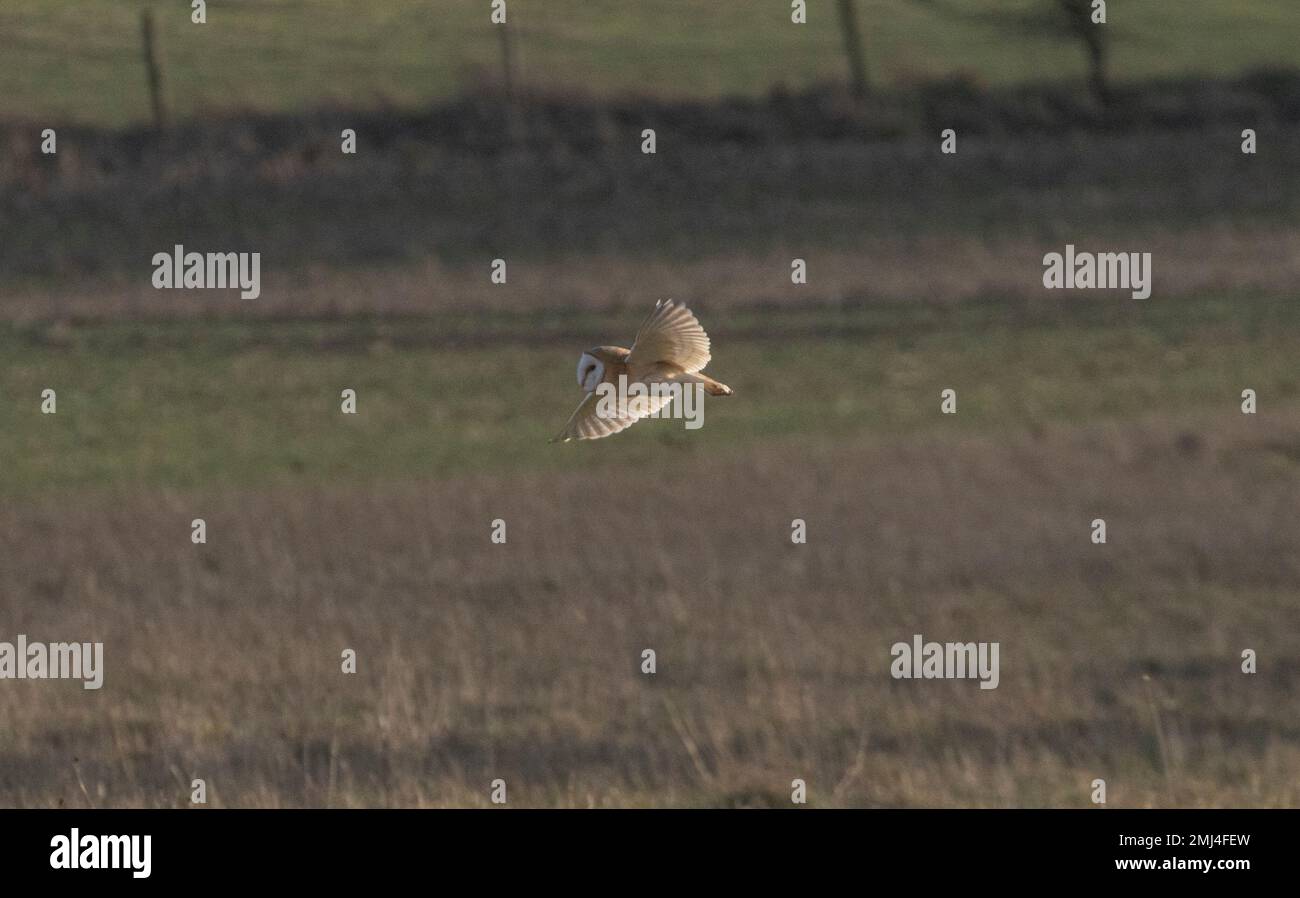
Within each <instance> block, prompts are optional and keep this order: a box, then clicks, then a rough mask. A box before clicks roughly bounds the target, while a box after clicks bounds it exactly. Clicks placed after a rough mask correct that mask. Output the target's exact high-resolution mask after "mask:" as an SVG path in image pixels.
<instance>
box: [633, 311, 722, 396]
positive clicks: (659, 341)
mask: <svg viewBox="0 0 1300 898" xmlns="http://www.w3.org/2000/svg"><path fill="white" fill-rule="evenodd" d="M710 358H711V356H710V355H709V335H708V334H706V333H705V332H704V328H703V327H701V326H700V322H699V321H698V320H696V318H695V316H694V315H692V314H691V310H690V309H688V308H686V306H684V305H682V304H681V303H679V302H674V301H673V300H671V299H668V300H663V299H661V300H659V302H657V303H655V308H654V311H653V312H651V313H650V317H648V318H646V320H645V323H644V324H642V325H641V329H640V330H638V331H637V332H636V341H635V342H634V343H633V344H632V351H631V352H630V353H629V354H628V357H627V367H628V373H629V374H630V375H631V376H632V377H633V378H634V379H637V380H640V379H644V378H645V377H646V376H647V375H648V374H649V373H650V372H651V370H652V369H653V368H654V366H655V365H656V364H658V363H660V362H669V363H671V364H673V365H676V366H677V367H679V368H681V369H682V371H684V372H686V373H687V374H694V373H695V372H696V371H699V370H701V369H702V368H704V366H705V365H707V364H708V363H709V359H710Z"/></svg>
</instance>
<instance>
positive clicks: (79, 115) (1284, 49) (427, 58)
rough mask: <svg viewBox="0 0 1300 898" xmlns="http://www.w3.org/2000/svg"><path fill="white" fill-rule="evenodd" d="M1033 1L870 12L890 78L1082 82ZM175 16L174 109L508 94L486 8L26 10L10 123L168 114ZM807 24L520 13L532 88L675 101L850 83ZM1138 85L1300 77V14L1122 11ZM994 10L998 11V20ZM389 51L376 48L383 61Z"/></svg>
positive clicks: (15, 49) (569, 10)
mask: <svg viewBox="0 0 1300 898" xmlns="http://www.w3.org/2000/svg"><path fill="white" fill-rule="evenodd" d="M1032 5H1033V4H1032V3H1031V2H1029V0H986V2H982V3H979V4H964V5H962V6H959V7H958V8H962V7H963V6H964V7H965V8H968V9H973V13H972V14H968V15H958V16H955V17H954V16H953V15H951V14H945V13H943V12H940V11H938V10H937V9H936V5H935V4H933V3H926V2H919V0H916V2H914V0H862V2H861V4H860V6H861V10H860V21H861V23H862V30H863V34H864V41H865V45H866V48H867V59H868V65H869V68H870V70H871V75H872V78H873V80H874V81H876V82H877V83H879V84H885V85H896V84H900V83H908V82H913V81H917V80H921V79H924V78H932V77H935V76H944V75H952V74H957V73H960V74H965V75H969V76H972V77H975V78H977V79H980V80H983V81H986V82H989V83H996V84H1002V83H1015V82H1021V81H1025V80H1055V79H1060V78H1065V79H1073V78H1079V77H1081V76H1082V74H1083V71H1084V65H1083V53H1082V51H1081V50H1080V49H1079V48H1077V47H1075V46H1072V45H1070V44H1069V43H1059V42H1056V41H1054V40H1051V39H1049V38H1045V37H1042V36H1038V35H1035V34H1032V33H1023V34H1022V33H1019V32H1016V31H1015V30H1013V29H1010V28H1008V26H1007V23H1006V21H1005V20H1003V19H999V18H998V17H997V15H996V14H997V13H1005V12H1011V13H1016V12H1023V11H1024V10H1025V9H1026V8H1027V7H1031V6H1032ZM146 6H152V7H153V8H154V9H155V11H156V15H157V17H158V32H159V45H160V47H161V51H160V52H161V56H162V61H163V65H164V77H165V79H166V92H167V96H168V97H169V98H170V103H171V105H172V107H173V109H174V111H175V113H176V114H177V115H178V116H180V117H188V116H192V115H195V114H197V113H203V112H210V111H212V110H215V109H241V110H243V109H256V110H275V111H296V110H300V109H303V108H311V107H315V106H319V105H322V104H325V103H339V104H344V105H355V106H369V105H372V104H374V103H376V102H379V103H390V104H394V105H397V106H413V105H418V104H422V103H426V102H428V101H430V100H433V99H439V98H445V97H447V96H449V95H451V94H454V93H458V92H460V91H463V90H465V89H467V88H468V89H474V88H478V87H481V86H483V85H485V84H493V83H496V82H499V80H500V73H499V67H500V62H499V53H500V51H499V46H498V40H497V35H496V34H495V33H494V32H493V31H492V30H491V27H490V26H489V24H488V11H489V4H488V3H487V2H486V0H484V2H478V0H475V2H452V0H442V2H428V0H383V2H374V3H365V4H358V3H354V2H350V0H292V2H291V0H263V2H242V3H229V4H227V3H223V2H221V0H213V2H212V3H210V4H209V13H208V24H207V25H193V24H191V23H190V20H189V9H188V4H181V3H161V2H145V0H131V2H118V3H112V4H103V3H96V2H93V0H9V2H7V3H6V4H5V6H4V9H3V10H0V54H3V56H4V58H5V65H4V66H3V67H0V116H5V117H13V116H17V117H25V118H31V119H33V120H36V121H41V122H46V121H51V120H54V121H59V122H63V121H65V120H68V119H72V120H77V121H82V122H93V123H99V124H110V125H119V124H123V123H127V122H135V121H142V120H145V119H147V118H148V116H149V100H148V94H147V91H146V86H145V75H144V71H143V65H142V62H141V51H140V23H139V10H140V9H142V8H144V7H146ZM809 6H810V10H809V16H808V23H807V25H804V26H796V25H792V24H790V10H789V3H788V2H784V0H744V2H736V3H714V2H703V0H643V2H639V3H623V2H614V0H601V2H590V0H583V2H575V0H561V2H556V0H546V2H534V0H516V2H513V3H511V4H509V10H510V17H511V19H510V21H511V23H512V27H513V28H514V29H515V31H516V33H517V34H516V45H517V48H518V56H519V79H520V81H521V82H522V84H523V85H525V86H526V87H528V88H529V89H533V90H540V91H546V92H555V91H560V92H565V91H573V90H577V91H581V92H592V93H595V94H620V93H626V92H637V93H640V92H645V91H646V90H647V89H648V87H647V86H650V85H652V86H653V87H652V88H649V89H650V90H651V91H652V92H653V93H655V94H658V95H663V96H669V97H674V96H695V97H717V96H722V95H757V94H764V93H766V92H767V91H768V90H769V89H770V88H771V87H772V86H773V85H775V84H778V83H781V84H784V85H786V86H787V87H790V88H794V89H798V88H801V87H804V86H806V85H807V84H809V83H812V82H815V81H825V80H843V78H844V63H843V55H842V52H841V47H840V34H839V31H838V24H837V20H836V16H835V10H834V7H833V5H832V4H831V3H830V2H827V0H821V2H818V0H813V2H811V3H810V4H809ZM1112 6H1113V7H1114V8H1113V9H1112V10H1111V11H1110V17H1109V27H1111V28H1113V29H1114V32H1115V41H1116V43H1115V47H1114V71H1115V75H1116V77H1117V79H1119V80H1120V81H1133V80H1140V79H1144V78H1149V77H1153V76H1170V75H1183V74H1188V73H1199V74H1207V75H1225V74H1232V73H1236V72H1239V71H1241V70H1242V69H1244V68H1261V67H1268V66H1283V65H1287V66H1295V65H1296V64H1297V62H1300V53H1298V52H1297V50H1296V42H1295V40H1294V36H1295V35H1296V34H1298V33H1300V7H1297V6H1296V4H1294V3H1291V2H1289V0H1236V2H1233V3H1223V2H1219V0H1187V2H1182V3H1178V4H1162V3H1131V4H1112ZM985 14H992V15H985ZM380 47H382V48H383V49H382V51H379V52H377V51H376V48H380Z"/></svg>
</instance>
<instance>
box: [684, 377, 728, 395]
mask: <svg viewBox="0 0 1300 898" xmlns="http://www.w3.org/2000/svg"><path fill="white" fill-rule="evenodd" d="M683 379H684V380H690V381H694V382H696V383H701V384H704V392H706V393H708V394H709V395H710V396H730V395H732V394H733V393H735V392H736V391H735V390H733V389H731V387H729V386H727V385H726V384H724V383H722V382H721V381H717V380H714V379H713V378H711V377H708V376H706V375H703V374H691V375H688V376H687V377H685V378H683Z"/></svg>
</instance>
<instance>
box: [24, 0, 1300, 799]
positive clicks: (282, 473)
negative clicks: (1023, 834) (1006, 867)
mask: <svg viewBox="0 0 1300 898" xmlns="http://www.w3.org/2000/svg"><path fill="white" fill-rule="evenodd" d="M146 5H152V6H154V8H155V14H156V16H157V21H158V31H159V37H160V46H161V55H162V59H163V64H164V72H165V75H164V77H165V81H166V93H167V95H168V97H169V98H170V101H171V104H172V106H173V109H174V112H175V113H176V117H177V118H178V119H180V120H182V121H180V122H178V124H177V125H176V126H175V127H173V128H170V129H165V130H164V131H162V132H157V133H155V132H154V131H152V130H151V129H148V128H138V127H135V126H136V125H138V124H139V123H140V122H141V121H142V120H143V119H144V118H145V114H146V110H147V99H146V95H145V88H144V83H145V82H144V74H143V72H142V70H141V63H140V54H139V34H138V32H139V19H138V14H139V11H140V10H141V9H142V8H143V7H144V6H146ZM859 5H860V8H861V13H862V24H863V29H862V30H863V33H864V39H865V42H866V48H867V57H868V63H869V67H870V69H871V75H872V80H873V82H874V84H875V85H876V86H877V88H878V89H875V90H873V91H872V93H871V95H870V96H869V97H867V98H864V99H861V100H859V101H855V100H852V99H850V98H849V96H848V94H847V93H846V91H845V90H844V89H843V88H842V86H838V83H840V82H842V81H843V80H844V79H843V57H842V54H841V50H840V36H839V34H838V31H837V26H836V23H835V20H834V15H835V8H834V5H833V4H832V3H830V2H829V0H813V2H811V3H810V7H811V9H810V21H809V24H808V25H807V26H806V27H797V26H793V25H790V24H789V4H788V3H787V2H785V0H770V2H758V0H753V2H744V3H721V2H703V0H699V2H670V0H644V2H641V3H630V2H628V3H616V2H612V0H601V2H582V3H578V2H568V0H566V2H550V0H513V2H511V3H510V15H511V21H512V24H511V29H512V31H511V33H512V35H513V36H514V38H515V45H516V48H517V50H518V54H519V77H520V82H521V84H522V85H523V87H524V88H525V89H527V90H530V91H535V92H536V93H535V94H533V95H528V96H524V97H521V98H520V101H519V102H517V103H513V104H512V103H506V102H503V100H502V97H501V95H500V94H499V93H498V92H497V91H496V87H497V86H498V82H499V80H500V73H499V62H498V54H499V46H498V43H497V40H498V37H499V34H498V33H495V32H493V31H492V30H491V28H490V26H489V25H488V24H487V13H488V9H489V4H488V3H487V0H472V2H464V3H461V2H455V3H453V2H446V3H436V2H426V0H393V2H375V3H356V2H344V0H316V2H306V0H279V2H270V0H267V2H254V0H244V2H230V3H225V2H221V0H214V2H213V3H211V4H209V6H210V8H209V24H207V25H205V26H195V25H190V24H189V21H188V9H187V6H188V4H184V3H165V4H164V3H161V2H159V3H156V4H145V3H142V2H134V0H123V2H116V3H112V4H103V3H92V2H89V0H7V2H6V3H4V5H3V7H2V8H0V234H3V239H2V240H0V640H5V639H12V638H13V637H15V636H16V635H17V634H25V635H27V636H28V637H29V638H30V639H32V640H48V641H62V640H73V639H77V640H94V641H103V643H104V645H105V665H106V671H105V681H104V687H103V688H102V689H101V690H98V691H87V690H84V689H82V688H81V685H80V684H79V683H76V682H31V681H22V682H19V681H10V680H4V682H3V684H0V805H5V806H10V805H14V806H32V807H35V806H86V805H93V806H106V807H118V806H176V807H184V806H189V795H190V781H191V779H192V778H195V777H202V778H204V779H205V780H206V781H207V784H208V793H209V798H210V802H211V803H212V804H213V805H216V806H226V807H242V806H258V807H261V806H270V807H277V806H322V805H328V806H365V805H381V806H461V805H481V804H486V803H487V801H488V794H489V783H490V782H491V781H492V780H493V779H496V778H498V777H500V778H504V779H505V780H506V781H507V783H508V786H509V794H510V804H511V805H513V806H521V805H522V806H528V805H539V806H592V805H598V806H643V805H663V806H681V805H685V806H719V805H721V806H733V805H744V806H782V807H784V806H788V805H789V801H790V788H791V786H790V784H791V780H792V779H795V778H801V779H804V780H806V781H807V783H808V788H809V796H810V803H811V804H812V805H814V806H868V807H915V806H963V807H965V806H1036V805H1046V806H1065V807H1087V806H1091V801H1090V795H1091V792H1092V786H1091V783H1092V781H1093V780H1094V779H1096V778H1102V779H1105V780H1106V781H1107V784H1108V797H1109V803H1110V804H1111V805H1118V806H1170V807H1183V806H1279V807H1283V806H1286V807H1294V806H1296V805H1297V804H1300V726H1298V725H1297V721H1300V663H1298V662H1297V659H1300V625H1297V624H1298V620H1297V614H1298V612H1297V607H1298V606H1297V595H1298V594H1300V593H1298V591H1297V590H1298V589H1300V519H1298V518H1297V515H1296V509H1297V508H1300V365H1297V359H1300V303H1298V302H1297V300H1300V295H1298V293H1297V284H1300V227H1297V224H1296V222H1297V221H1300V217H1298V216H1300V169H1297V167H1296V165H1295V159H1296V158H1300V157H1298V155H1297V154H1300V74H1297V72H1296V71H1294V70H1295V69H1296V67H1297V65H1298V64H1300V53H1298V52H1297V50H1296V47H1297V46H1300V45H1298V44H1297V42H1296V40H1295V39H1294V36H1295V35H1297V34H1300V5H1298V4H1295V3H1293V2H1289V0H1237V2H1234V3H1231V4H1229V3H1223V2H1217V0H1188V2H1183V3H1177V4H1175V3H1172V2H1147V3H1111V4H1110V10H1109V14H1110V24H1109V25H1107V26H1106V27H1107V28H1112V29H1113V35H1112V36H1113V38H1114V43H1113V59H1112V62H1113V72H1114V76H1115V78H1116V81H1117V84H1118V86H1119V89H1118V90H1117V91H1116V92H1115V94H1114V96H1113V97H1112V98H1111V100H1110V101H1109V102H1107V103H1104V104H1102V103H1099V102H1098V100H1097V98H1096V97H1095V96H1093V95H1092V94H1090V93H1089V91H1088V90H1087V88H1086V87H1085V85H1084V84H1083V82H1082V79H1081V75H1082V74H1083V54H1082V52H1081V51H1080V49H1079V47H1076V46H1072V45H1069V44H1056V43H1054V42H1052V41H1050V40H1046V39H1043V38H1040V37H1033V36H1028V35H1026V34H1024V33H1022V32H1020V31H1018V30H1016V29H1014V28H1012V27H1010V26H1009V25H1008V24H1007V20H1006V19H1005V17H1004V16H1003V15H1002V14H1003V13H1008V12H1011V13H1014V12H1016V11H1024V10H1025V9H1027V8H1028V0H989V2H987V3H981V4H951V3H943V2H938V0H936V2H925V0H915V2H911V0H862V2H861V3H860V4H859ZM945 6H946V7H954V6H964V7H966V8H967V12H966V13H959V14H956V15H954V14H952V13H951V12H948V13H945V12H941V11H940V9H939V7H945ZM1277 67H1281V68H1287V67H1290V69H1291V71H1281V70H1279V71H1266V70H1269V69H1272V68H1277ZM1166 76H1168V77H1167V78H1166ZM1202 76H1203V77H1202ZM828 81H830V82H836V84H830V85H828V84H825V83H824V82H828ZM1039 82H1043V83H1039ZM781 86H784V87H785V88H788V90H780V89H775V88H779V87H781ZM214 112H219V113H220V114H216V115H214V114H211V113H214ZM47 124H49V125H52V126H57V127H58V152H57V154H52V155H47V154H44V153H42V152H41V151H40V130H41V129H42V128H44V127H46V125H47ZM648 124H649V125H652V126H653V127H655V128H656V130H657V134H658V140H659V151H658V152H657V153H656V154H654V155H644V154H642V153H641V152H640V149H639V146H640V140H641V137H640V134H641V130H642V129H643V128H644V127H647V125H648ZM344 127H350V128H355V130H356V132H357V135H358V152H357V154H355V155H351V154H343V153H342V152H340V145H339V137H340V129H341V128H344ZM947 127H953V128H955V129H956V130H957V131H958V132H959V134H960V137H959V152H958V153H957V154H955V155H946V154H941V153H940V151H939V144H938V135H939V133H940V130H941V129H943V128H947ZM1247 127H1249V128H1251V129H1252V130H1256V131H1257V136H1258V148H1257V149H1258V152H1257V153H1254V154H1248V153H1243V152H1242V149H1241V141H1242V131H1243V129H1245V128H1247ZM177 243H180V244H183V245H184V246H185V247H186V248H187V249H189V250H194V251H200V252H215V251H222V252H224V251H236V252H257V253H259V254H260V257H261V259H262V267H261V271H262V275H263V281H262V284H261V288H262V290H261V295H260V297H259V298H258V299H257V300H251V301H250V300H241V299H238V298H237V297H236V296H235V295H234V294H233V292H232V291H217V290H194V291H168V290H155V289H153V287H152V286H151V283H150V276H151V274H152V269H151V264H150V259H151V258H152V257H153V255H154V254H155V253H156V252H158V251H160V250H170V249H171V247H172V246H174V245H175V244H177ZM1067 243H1071V244H1075V245H1077V246H1079V247H1080V248H1081V249H1085V250H1089V251H1123V252H1129V251H1132V252H1144V253H1147V252H1149V253H1151V256H1152V258H1153V269H1152V280H1153V288H1154V289H1153V293H1152V296H1151V297H1150V298H1149V299H1147V300H1135V299H1132V298H1130V296H1129V295H1128V293H1127V292H1126V291H1116V292H1112V293H1102V292H1077V291H1069V292H1056V291H1053V292H1048V291H1046V290H1044V289H1043V288H1042V280H1041V276H1042V259H1043V256H1044V253H1046V252H1049V251H1060V250H1061V249H1062V247H1063V246H1064V245H1065V244H1067ZM498 257H500V258H503V259H507V260H508V263H509V278H508V282H507V283H505V284H494V283H492V282H491V280H490V279H489V277H488V272H489V264H490V262H491V260H493V259H495V258H498ZM796 258H798V259H803V260H805V261H806V262H807V265H808V272H809V279H808V282H807V283H806V284H801V285H797V286H796V285H795V284H792V282H791V277H790V272H791V261H792V260H793V259H796ZM664 297H673V298H676V299H679V300H683V301H685V302H687V303H688V304H689V305H690V306H691V307H692V308H693V309H694V310H695V311H696V312H697V313H698V314H699V315H700V318H701V320H702V321H703V324H704V326H705V327H706V328H707V329H708V332H709V334H710V335H711V337H712V340H713V361H712V363H711V364H710V366H709V369H708V371H709V373H710V374H711V375H713V376H716V377H717V378H719V379H721V380H723V381H725V382H726V383H728V384H730V385H731V386H732V387H733V388H735V390H736V395H735V396H734V397H731V398H727V399H716V400H714V399H711V400H709V401H708V402H707V404H706V406H705V409H706V413H705V424H704V427H703V428H702V429H701V430H699V431H693V432H687V431H686V430H685V429H684V428H683V427H682V426H681V424H680V422H676V421H647V422H642V423H639V424H637V425H636V426H635V427H633V428H631V429H630V430H629V431H628V432H627V433H624V434H620V435H618V436H616V437H614V438H611V439H609V440H604V441H600V442H598V443H594V444H593V443H584V444H573V445H551V444H549V443H548V442H547V440H548V438H549V437H551V436H553V435H554V434H555V433H557V432H558V431H559V429H560V428H561V426H562V425H563V424H564V422H565V421H566V420H567V418H568V416H569V414H570V413H571V412H572V410H573V408H574V407H575V405H576V404H577V402H578V401H579V399H580V396H581V394H580V391H579V388H578V387H577V385H576V383H575V379H574V363H575V361H576V359H577V355H578V353H579V352H581V351H582V350H583V349H585V348H588V347H590V346H593V345H598V344H603V343H611V342H612V343H622V344H625V345H626V344H627V343H628V342H629V341H630V340H631V338H632V336H633V334H634V333H635V330H636V327H637V325H638V324H639V323H640V321H641V320H642V318H643V317H644V315H645V313H646V312H647V311H648V310H649V308H650V307H651V306H652V305H653V303H654V302H655V300H657V299H661V298H664ZM949 388H951V389H954V390H956V392H957V402H958V411H957V414H955V415H945V414H942V413H941V411H940V393H941V391H942V390H945V389H949ZM46 389H53V390H55V391H56V393H57V413H56V414H52V415H48V414H42V413H41V402H42V391H43V390H46ZM344 389H354V390H356V391H357V399H358V413H357V414H356V415H344V414H342V413H341V410H340V393H341V391H343V390H344ZM1245 389H1251V390H1254V391H1256V394H1257V396H1258V413H1257V414H1253V415H1247V414H1243V413H1242V411H1241V407H1240V404H1241V401H1242V400H1241V394H1242V391H1243V390H1245ZM195 518H203V519H204V520H205V521H206V525H207V542H206V543H205V544H202V545H195V544H193V543H192V542H191V539H190V537H191V529H190V528H191V521H192V520H193V519H195ZM498 518H500V519H502V520H504V521H505V522H506V524H507V528H508V541H507V542H506V543H505V544H495V543H493V542H492V541H491V540H490V533H491V522H492V521H493V520H494V519H498ZM796 518H799V519H803V520H805V521H806V522H807V527H808V542H807V544H805V545H796V544H793V543H792V542H791V539H790V535H791V522H792V520H793V519H796ZM1096 518H1103V519H1105V520H1106V522H1107V526H1108V540H1107V542H1106V543H1105V544H1104V545H1097V544H1094V543H1093V542H1092V540H1091V538H1090V537H1091V536H1092V522H1093V520H1094V519H1096ZM917 633H920V634H923V636H924V637H925V638H926V639H933V640H936V641H960V642H969V641H996V642H999V643H1000V646H1001V664H1002V668H1001V677H1000V685H999V686H998V688H997V689H995V690H981V689H979V688H978V685H977V684H975V683H974V682H970V681H951V680H944V681H905V680H895V679H893V678H891V677H890V675H889V664H890V660H891V657H890V653H889V648H890V646H891V645H892V644H894V643H896V642H899V641H909V640H910V639H911V637H912V636H913V634H917ZM347 648H351V649H355V650H356V652H357V655H358V671H357V673H356V674H355V675H344V674H343V673H341V672H340V653H341V652H342V651H343V650H344V649H347ZM647 648H649V649H654V650H655V651H656V653H657V656H658V659H657V660H658V671H657V672H656V673H655V674H654V675H652V676H651V675H646V674H644V673H642V672H641V670H640V664H641V658H642V652H643V651H644V650H645V649H647ZM1245 649H1252V650H1254V651H1256V652H1257V653H1258V665H1259V667H1258V673H1256V674H1253V675H1250V674H1246V673H1243V672H1242V670H1241V657H1242V652H1243V650H1245Z"/></svg>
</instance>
